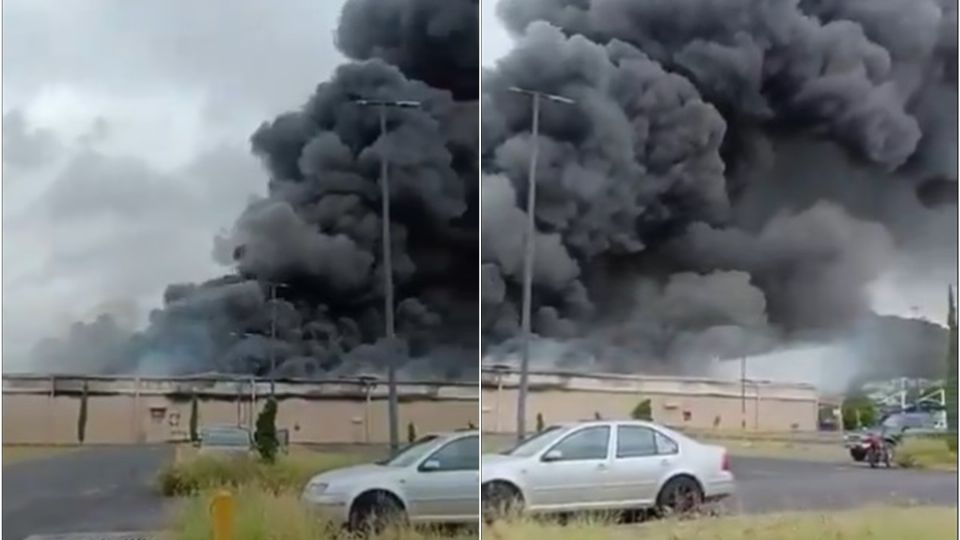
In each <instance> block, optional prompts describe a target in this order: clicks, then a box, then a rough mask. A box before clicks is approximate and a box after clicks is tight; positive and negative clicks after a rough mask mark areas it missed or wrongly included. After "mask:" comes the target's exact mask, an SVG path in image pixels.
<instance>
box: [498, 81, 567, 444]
mask: <svg viewBox="0 0 960 540" xmlns="http://www.w3.org/2000/svg"><path fill="white" fill-rule="evenodd" d="M509 90H510V91H511V92H516V93H518V94H523V95H526V96H529V97H530V98H531V99H532V100H533V120H532V126H531V129H530V133H531V144H532V148H531V149H530V169H529V172H528V180H527V223H526V228H525V229H524V234H523V306H522V310H521V316H520V321H521V322H520V326H521V334H522V336H521V339H522V343H521V357H520V388H519V390H518V392H517V440H518V441H522V440H523V439H524V437H525V436H526V431H527V429H526V425H527V387H528V384H529V374H530V309H531V306H530V304H531V296H532V295H533V235H534V230H535V217H534V210H535V209H536V198H537V157H538V153H539V146H540V145H539V136H540V102H541V101H542V100H548V101H555V102H558V103H565V104H568V105H570V104H573V103H575V102H574V101H573V100H572V99H570V98H566V97H563V96H558V95H555V94H547V93H545V92H538V91H536V90H529V89H526V88H518V87H516V86H513V87H510V89H509Z"/></svg>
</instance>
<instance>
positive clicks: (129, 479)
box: [3, 446, 173, 540]
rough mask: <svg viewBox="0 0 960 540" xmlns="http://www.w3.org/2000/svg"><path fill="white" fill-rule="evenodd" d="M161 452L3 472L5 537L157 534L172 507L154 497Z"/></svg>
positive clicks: (101, 452) (167, 454)
mask: <svg viewBox="0 0 960 540" xmlns="http://www.w3.org/2000/svg"><path fill="white" fill-rule="evenodd" d="M172 458H173V451H172V449H171V448H169V447H163V446H146V447H144V446H141V447H135V446H129V447H99V448H91V449H85V450H78V451H75V452H68V453H64V454H60V455H56V456H51V457H49V458H44V459H38V460H31V461H26V462H23V463H15V464H11V465H7V466H5V467H3V536H4V537H5V538H9V539H10V540H22V539H23V538H24V537H26V536H29V535H31V534H56V533H66V532H102V531H133V530H156V529H157V528H158V527H162V526H163V524H164V521H165V518H166V516H167V513H168V511H169V508H170V504H169V503H168V502H167V501H165V500H164V499H162V498H161V497H159V496H158V495H157V494H156V493H155V492H154V491H153V481H154V478H155V477H156V474H157V471H159V470H160V468H161V467H163V465H164V464H166V463H168V462H169V460H171V459H172Z"/></svg>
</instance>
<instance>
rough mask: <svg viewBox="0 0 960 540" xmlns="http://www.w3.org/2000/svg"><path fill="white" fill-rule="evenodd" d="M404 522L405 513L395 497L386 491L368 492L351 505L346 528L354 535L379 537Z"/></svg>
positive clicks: (405, 518)
mask: <svg viewBox="0 0 960 540" xmlns="http://www.w3.org/2000/svg"><path fill="white" fill-rule="evenodd" d="M406 521H407V513H406V511H405V510H404V508H403V505H402V504H401V503H400V501H399V500H398V499H397V498H396V496H394V495H393V494H391V493H387V492H386V491H370V492H367V493H364V494H363V495H361V496H359V497H357V500H356V501H354V503H353V505H351V507H350V517H349V523H348V526H349V528H350V530H351V531H353V532H355V533H360V534H371V535H379V534H382V533H383V532H384V531H386V530H387V529H388V528H390V527H394V526H399V525H403V524H405V523H406Z"/></svg>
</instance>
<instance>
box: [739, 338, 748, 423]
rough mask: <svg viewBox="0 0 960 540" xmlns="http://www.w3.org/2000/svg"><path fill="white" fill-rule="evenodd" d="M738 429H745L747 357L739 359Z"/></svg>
mask: <svg viewBox="0 0 960 540" xmlns="http://www.w3.org/2000/svg"><path fill="white" fill-rule="evenodd" d="M740 429H743V430H746V429H747V357H746V356H741V357H740Z"/></svg>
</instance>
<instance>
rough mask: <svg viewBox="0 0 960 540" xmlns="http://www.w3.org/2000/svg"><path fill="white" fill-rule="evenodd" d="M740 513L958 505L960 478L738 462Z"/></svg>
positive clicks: (733, 505)
mask: <svg viewBox="0 0 960 540" xmlns="http://www.w3.org/2000/svg"><path fill="white" fill-rule="evenodd" d="M731 459H732V464H731V465H732V467H733V473H734V474H735V475H736V477H737V489H738V494H737V497H736V498H735V499H734V500H731V501H729V502H728V503H726V506H727V508H729V509H730V510H732V511H735V512H746V513H757V512H770V511H785V510H831V509H839V508H853V507H859V506H864V505H869V504H882V503H893V504H896V503H904V502H911V503H915V504H930V505H938V506H952V507H956V506H957V475H956V473H945V472H935V471H916V470H905V469H870V468H869V467H868V466H866V465H861V464H857V463H854V462H852V461H851V462H850V463H823V462H804V461H792V460H783V459H769V458H747V457H733V458H731Z"/></svg>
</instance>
